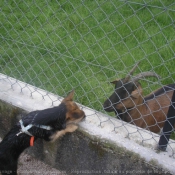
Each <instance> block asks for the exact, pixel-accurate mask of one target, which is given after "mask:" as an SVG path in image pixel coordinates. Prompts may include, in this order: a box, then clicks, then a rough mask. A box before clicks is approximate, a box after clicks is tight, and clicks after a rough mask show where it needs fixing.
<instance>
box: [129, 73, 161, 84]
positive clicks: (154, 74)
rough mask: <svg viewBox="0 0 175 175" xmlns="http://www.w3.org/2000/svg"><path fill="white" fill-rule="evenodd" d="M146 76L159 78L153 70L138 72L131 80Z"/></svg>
mask: <svg viewBox="0 0 175 175" xmlns="http://www.w3.org/2000/svg"><path fill="white" fill-rule="evenodd" d="M146 77H156V78H157V79H160V78H161V77H160V76H159V75H157V74H156V73H154V72H143V73H140V74H138V75H136V76H135V77H134V78H133V79H132V81H133V82H136V81H138V80H139V79H141V78H146Z"/></svg>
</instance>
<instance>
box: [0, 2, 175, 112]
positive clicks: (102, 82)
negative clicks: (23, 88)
mask: <svg viewBox="0 0 175 175" xmlns="http://www.w3.org/2000/svg"><path fill="white" fill-rule="evenodd" d="M135 2H137V4H136V3H133V1H130V2H129V3H125V2H122V1H105V0H96V1H92V0H87V1H80V0H74V1H65V0H60V1H52V0H50V1H44V0H42V1H40V0H36V1H35V2H34V1H30V0H25V1H21V0H16V1H1V2H0V6H1V9H2V11H1V13H0V19H1V27H0V30H1V37H0V39H1V41H0V42H1V48H0V53H1V59H0V72H1V73H4V74H7V75H9V76H11V77H14V78H17V79H20V80H22V81H25V82H27V83H29V84H32V85H35V86H37V87H40V88H43V89H45V90H48V91H50V92H53V93H55V94H58V95H60V96H65V94H67V92H68V91H70V90H71V89H75V90H76V97H75V100H76V101H77V102H79V103H81V104H83V105H86V106H89V107H91V108H93V109H96V110H99V111H102V104H103V102H104V100H105V98H106V97H107V96H108V95H109V94H110V93H111V92H112V91H113V87H112V86H111V85H109V83H108V82H110V81H111V80H113V79H115V78H121V77H123V76H125V75H126V73H127V72H128V71H129V69H131V68H132V66H133V65H134V64H135V63H136V62H137V61H139V60H142V62H141V64H140V67H139V69H138V70H137V71H136V73H138V72H141V71H148V70H152V71H155V72H156V73H157V74H159V75H161V77H162V79H161V84H168V83H172V82H174V79H175V73H174V65H175V59H174V50H175V30H174V24H173V20H174V19H175V13H174V11H173V10H175V5H174V6H173V5H171V4H173V3H174V1H173V0H169V1H166V0H162V1H161V2H160V1H157V0H155V1H149V0H148V1H147V2H148V4H147V6H144V5H143V4H144V2H145V1H143V0H136V1H135ZM164 7H167V8H166V10H164V9H165V8H164ZM149 80H150V81H151V82H145V81H143V82H142V85H143V87H144V92H145V94H148V93H150V92H151V91H152V90H154V89H155V88H158V87H160V84H157V83H156V82H157V80H155V79H154V78H150V79H149ZM153 82H155V83H153ZM103 112H104V111H103Z"/></svg>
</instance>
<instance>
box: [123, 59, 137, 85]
mask: <svg viewBox="0 0 175 175" xmlns="http://www.w3.org/2000/svg"><path fill="white" fill-rule="evenodd" d="M139 64H140V61H139V62H137V63H136V65H135V66H134V67H133V68H132V69H131V70H130V72H129V74H128V75H127V76H126V77H125V82H127V81H129V79H130V78H131V75H132V74H133V72H134V71H135V69H136V68H137V66H138V65H139Z"/></svg>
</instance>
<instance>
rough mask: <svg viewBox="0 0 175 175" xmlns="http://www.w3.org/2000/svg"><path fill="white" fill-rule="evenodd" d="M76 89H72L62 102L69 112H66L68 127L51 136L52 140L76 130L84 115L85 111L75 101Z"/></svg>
mask: <svg viewBox="0 0 175 175" xmlns="http://www.w3.org/2000/svg"><path fill="white" fill-rule="evenodd" d="M73 96H74V91H72V92H71V93H70V94H69V95H68V96H67V97H66V98H64V99H63V100H62V102H61V103H64V104H65V105H66V109H67V113H66V128H65V129H64V130H61V131H57V132H56V133H55V134H53V135H52V136H51V142H54V141H55V140H56V139H58V138H59V137H62V136H63V135H65V134H66V133H68V132H74V131H75V130H76V129H77V128H78V126H77V123H79V122H80V121H81V120H82V119H83V118H84V117H85V113H84V111H82V110H80V108H79V107H78V105H77V104H76V103H75V102H73Z"/></svg>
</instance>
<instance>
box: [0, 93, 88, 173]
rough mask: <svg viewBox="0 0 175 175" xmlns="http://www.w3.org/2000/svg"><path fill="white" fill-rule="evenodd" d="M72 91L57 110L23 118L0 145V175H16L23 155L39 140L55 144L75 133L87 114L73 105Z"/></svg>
mask: <svg viewBox="0 0 175 175" xmlns="http://www.w3.org/2000/svg"><path fill="white" fill-rule="evenodd" d="M73 95H74V91H72V92H71V93H70V94H69V95H68V96H67V97H66V98H65V99H63V101H62V102H61V104H60V105H59V106H58V107H53V108H49V109H45V110H40V111H33V112H30V113H29V114H27V115H26V116H24V117H23V118H22V119H21V120H20V121H19V122H18V123H17V124H16V125H15V126H14V127H13V128H12V129H11V130H10V131H9V132H8V133H7V135H6V136H5V137H4V139H3V140H2V142H1V143H0V173H2V175H4V174H13V175H16V174H17V164H18V158H19V156H20V154H21V153H22V152H23V151H24V150H25V149H26V148H27V147H29V146H32V145H33V142H34V141H35V140H36V139H37V138H41V139H44V140H46V141H55V140H56V139H57V138H59V137H60V136H62V135H64V134H65V133H67V132H73V131H75V130H76V129H77V128H78V126H77V125H76V124H77V123H78V122H79V121H81V120H82V119H83V118H85V113H84V112H83V111H82V110H80V109H79V107H78V106H77V105H76V103H74V102H73Z"/></svg>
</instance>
